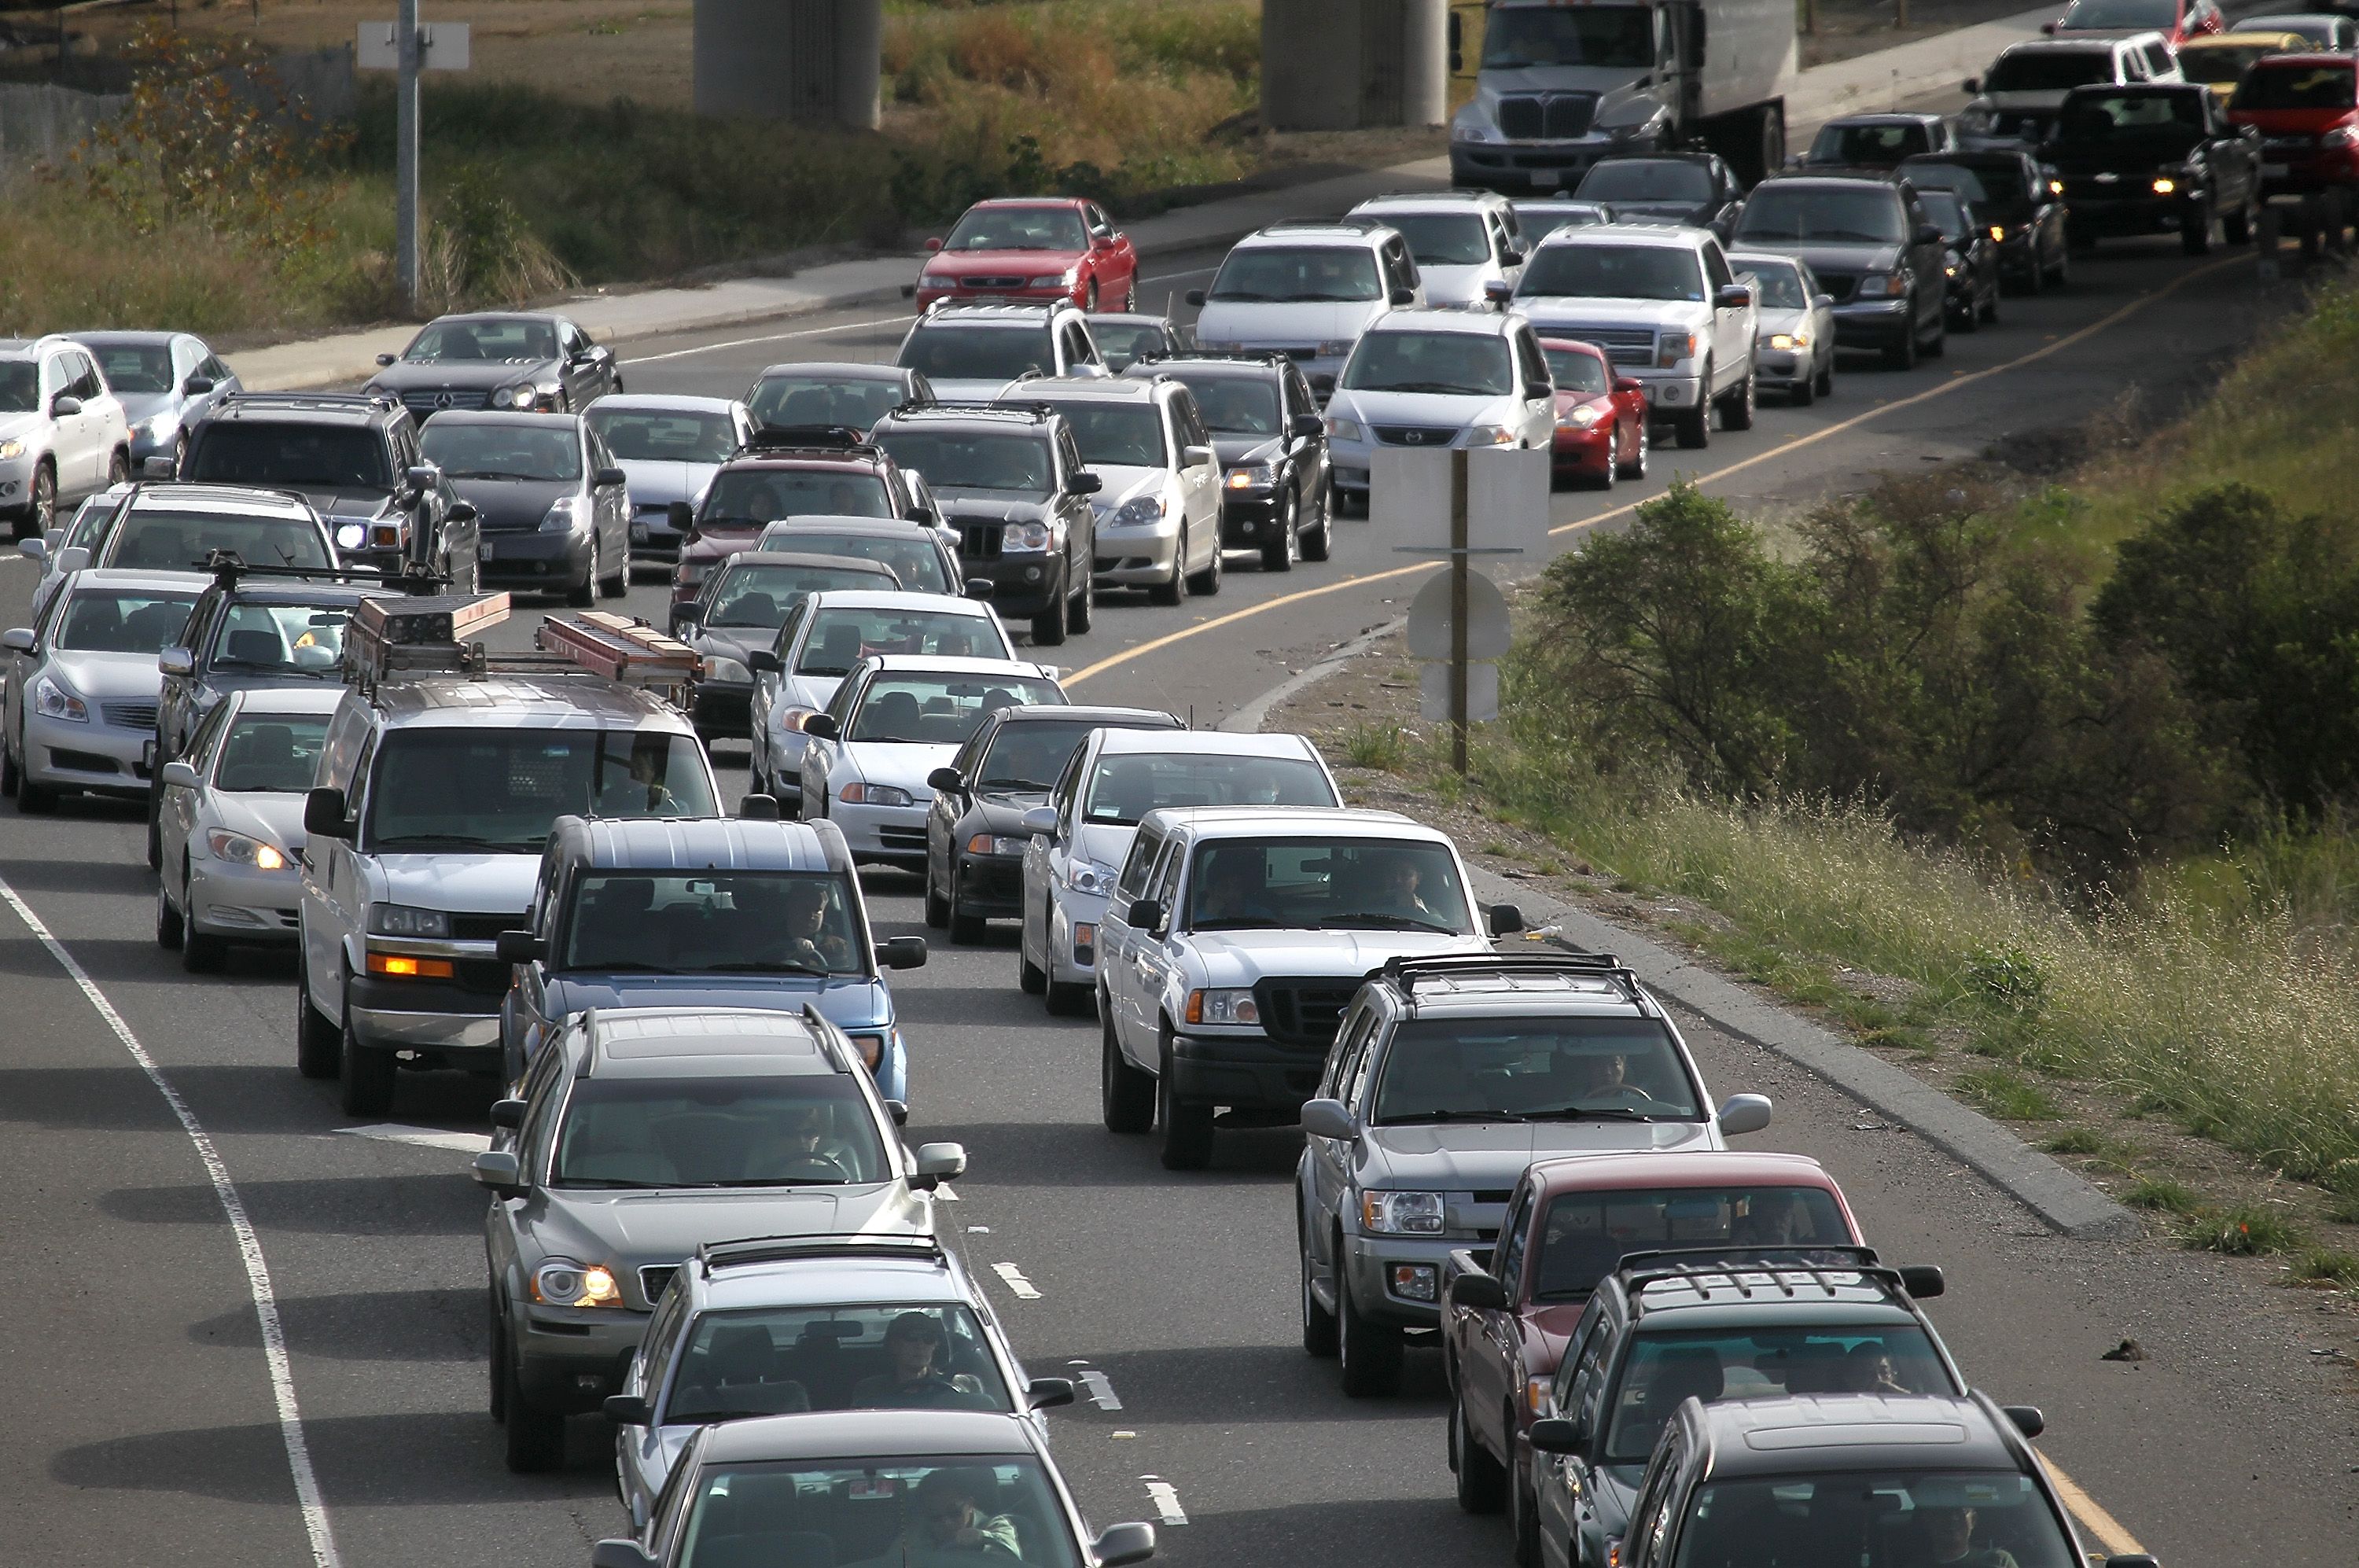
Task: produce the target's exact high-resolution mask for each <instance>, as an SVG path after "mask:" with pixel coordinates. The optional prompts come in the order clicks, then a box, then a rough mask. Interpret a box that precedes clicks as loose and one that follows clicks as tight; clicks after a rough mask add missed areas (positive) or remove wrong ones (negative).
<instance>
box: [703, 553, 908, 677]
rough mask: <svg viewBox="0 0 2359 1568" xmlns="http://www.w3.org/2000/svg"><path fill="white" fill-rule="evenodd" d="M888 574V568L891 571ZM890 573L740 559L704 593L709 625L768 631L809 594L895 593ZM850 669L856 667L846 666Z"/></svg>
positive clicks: (859, 567)
mask: <svg viewBox="0 0 2359 1568" xmlns="http://www.w3.org/2000/svg"><path fill="white" fill-rule="evenodd" d="M887 571H889V569H887ZM887 571H880V570H878V569H876V568H875V567H872V566H869V565H866V564H864V563H855V562H853V561H845V562H844V563H843V565H841V566H788V565H783V564H781V563H779V562H777V561H750V562H748V561H740V562H738V563H737V564H736V565H734V566H733V567H731V568H730V569H729V570H728V571H727V572H723V573H722V574H721V576H720V577H719V578H717V579H716V580H715V581H714V583H712V587H711V588H710V589H708V590H707V591H706V593H705V599H706V602H707V603H708V604H710V605H711V608H710V610H709V611H708V612H707V614H706V615H705V617H704V624H705V625H706V626H716V627H717V626H737V627H752V628H762V629H767V628H771V627H776V626H781V625H783V624H784V623H785V621H786V617H787V613H788V610H790V609H792V608H793V607H794V606H795V605H797V604H800V603H801V602H802V601H803V598H804V597H805V595H807V594H811V593H827V592H829V591H830V590H832V589H836V588H879V589H892V588H897V587H898V586H900V584H899V583H897V581H896V580H895V579H894V578H892V577H891V576H890V575H888V574H887ZM844 668H845V669H846V670H849V669H850V668H852V667H851V666H850V665H846V666H844Z"/></svg>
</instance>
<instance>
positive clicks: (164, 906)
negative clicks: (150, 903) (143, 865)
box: [156, 882, 184, 953]
mask: <svg viewBox="0 0 2359 1568" xmlns="http://www.w3.org/2000/svg"><path fill="white" fill-rule="evenodd" d="M183 934H184V931H183V928H182V925H181V922H180V911H179V910H178V909H174V908H173V907H172V896H171V895H170V894H168V893H167V892H166V891H165V890H164V885H163V883H161V882H158V883H157V884H156V945H157V946H158V947H160V948H162V949H163V950H164V951H165V952H167V953H169V952H171V951H172V950H174V949H175V948H177V947H179V945H180V942H181V938H182V936H183Z"/></svg>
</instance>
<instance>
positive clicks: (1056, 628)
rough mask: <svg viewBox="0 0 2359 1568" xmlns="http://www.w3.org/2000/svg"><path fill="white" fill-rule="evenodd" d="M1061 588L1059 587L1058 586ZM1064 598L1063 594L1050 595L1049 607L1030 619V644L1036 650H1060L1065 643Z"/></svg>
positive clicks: (1065, 608)
mask: <svg viewBox="0 0 2359 1568" xmlns="http://www.w3.org/2000/svg"><path fill="white" fill-rule="evenodd" d="M1060 586H1061V585H1060ZM1066 610H1067V602H1066V597H1065V595H1064V593H1061V592H1060V593H1055V594H1052V595H1051V596H1050V598H1049V607H1048V608H1047V609H1045V610H1043V611H1041V612H1040V613H1039V614H1038V615H1035V616H1033V617H1032V643H1033V646H1034V647H1036V648H1061V647H1062V646H1064V641H1065V625H1066V622H1065V615H1066Z"/></svg>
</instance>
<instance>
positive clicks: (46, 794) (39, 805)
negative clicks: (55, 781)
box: [16, 760, 58, 817]
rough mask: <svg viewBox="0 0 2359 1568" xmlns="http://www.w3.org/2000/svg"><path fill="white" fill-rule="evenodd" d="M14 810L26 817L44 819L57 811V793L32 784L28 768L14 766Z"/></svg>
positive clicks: (41, 785)
mask: <svg viewBox="0 0 2359 1568" xmlns="http://www.w3.org/2000/svg"><path fill="white" fill-rule="evenodd" d="M16 809H17V810H18V811H22V812H24V813H25V815H27V816H28V817H45V816H48V815H49V813H50V812H51V811H56V810H57V809H58V791H57V790H55V789H50V788H49V786H48V785H46V784H36V783H35V782H33V775H32V771H31V769H30V768H27V767H26V766H25V764H24V762H23V761H21V760H20V761H19V762H18V763H17V764H16Z"/></svg>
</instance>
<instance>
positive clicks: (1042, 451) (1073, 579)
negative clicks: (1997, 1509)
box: [869, 403, 1099, 648]
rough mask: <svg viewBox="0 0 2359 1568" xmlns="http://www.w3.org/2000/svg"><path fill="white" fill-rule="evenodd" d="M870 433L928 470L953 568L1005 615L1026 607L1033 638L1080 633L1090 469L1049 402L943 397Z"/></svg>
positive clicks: (1051, 642)
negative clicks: (955, 550)
mask: <svg viewBox="0 0 2359 1568" xmlns="http://www.w3.org/2000/svg"><path fill="white" fill-rule="evenodd" d="M869 439H870V440H871V441H874V442H875V444H876V445H877V446H879V447H882V448H883V449H884V450H885V452H886V455H887V456H888V457H890V458H891V459H892V460H893V461H894V463H896V464H897V465H898V466H900V467H901V468H904V469H914V470H916V471H917V472H918V473H920V474H924V475H925V477H926V484H927V485H928V486H929V487H930V488H931V489H932V491H933V493H934V496H935V498H936V500H937V501H938V502H939V503H940V506H941V508H942V523H943V525H944V526H945V527H947V528H951V529H953V530H954V531H955V532H956V533H957V534H958V536H959V569H960V570H961V571H962V572H964V573H965V574H966V576H967V577H968V578H969V579H970V580H972V579H974V578H978V577H980V578H982V579H984V581H985V582H988V583H990V584H991V589H992V596H991V603H992V607H993V608H995V609H996V610H997V611H998V612H999V613H1000V615H1001V616H1002V617H1003V618H1005V619H1006V620H1010V621H1013V620H1016V619H1018V618H1020V617H1024V616H1029V617H1030V618H1031V622H1032V640H1033V642H1034V643H1036V644H1038V646H1040V647H1043V648H1054V647H1055V646H1057V645H1058V644H1059V643H1061V642H1063V641H1064V640H1065V634H1066V633H1067V632H1068V631H1069V630H1070V631H1076V632H1085V631H1087V630H1089V629H1090V622H1091V620H1092V619H1093V616H1094V615H1095V613H1096V608H1097V596H1096V593H1095V592H1094V591H1093V589H1092V587H1091V574H1092V572H1093V570H1094V567H1095V562H1096V558H1097V515H1096V512H1095V511H1094V509H1093V507H1092V506H1090V497H1091V496H1092V495H1094V494H1096V493H1097V489H1098V483H1099V482H1098V476H1097V475H1096V474H1092V473H1090V472H1089V471H1088V470H1087V469H1085V468H1083V467H1082V454H1081V451H1080V449H1079V448H1078V447H1076V446H1075V445H1074V444H1073V432H1072V430H1071V428H1070V427H1069V426H1067V424H1066V423H1065V418H1064V416H1063V415H1061V414H1060V413H1058V412H1056V411H1055V410H1054V409H1051V408H1038V407H1033V408H1026V407H1023V406H1021V405H1017V406H1001V405H994V406H990V407H985V406H983V405H979V404H962V403H944V404H939V405H936V406H934V407H930V408H913V407H903V408H896V409H895V410H894V411H893V412H891V413H889V414H887V415H886V416H885V417H884V418H883V419H879V420H877V421H876V428H875V430H873V431H871V432H870V435H869Z"/></svg>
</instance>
